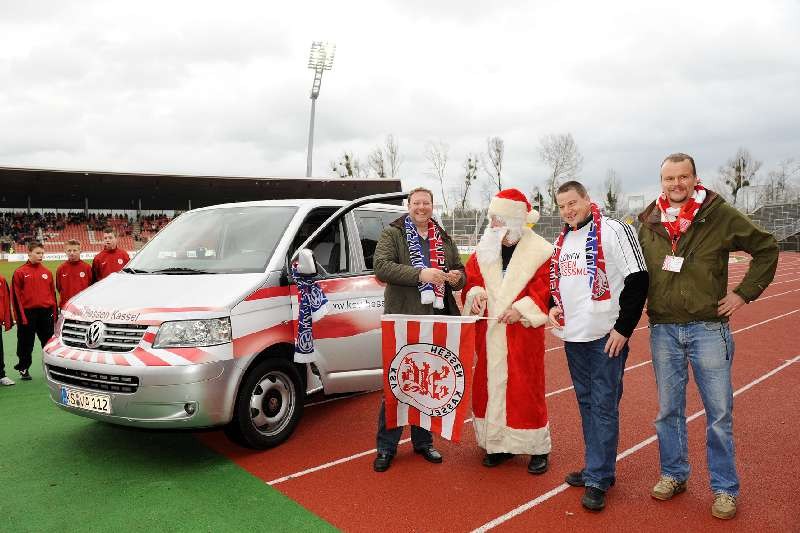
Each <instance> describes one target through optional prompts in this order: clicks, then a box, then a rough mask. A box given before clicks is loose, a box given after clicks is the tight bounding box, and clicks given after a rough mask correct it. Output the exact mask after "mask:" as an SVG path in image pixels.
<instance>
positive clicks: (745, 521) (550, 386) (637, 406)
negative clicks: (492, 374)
mask: <svg viewBox="0 0 800 533" xmlns="http://www.w3.org/2000/svg"><path fill="white" fill-rule="evenodd" d="M746 268H747V264H746V263H745V264H737V265H732V266H731V269H730V278H731V281H732V282H735V281H737V280H739V279H741V277H742V275H743V274H744V272H745V271H746ZM639 327H640V328H642V329H639V330H638V331H637V332H636V333H635V334H634V336H633V338H632V339H631V354H630V356H629V358H628V362H627V368H628V370H627V371H626V375H625V382H624V384H625V392H624V395H623V399H622V405H621V422H620V444H619V451H620V453H621V454H625V456H624V457H622V458H621V459H619V464H618V471H617V484H616V486H615V487H614V488H612V489H611V490H610V491H609V493H608V499H607V502H608V507H607V508H606V510H605V511H603V512H602V513H597V514H595V513H590V512H588V511H585V510H584V509H583V508H582V507H581V505H580V497H581V495H582V490H580V489H574V488H567V486H566V485H564V484H563V478H564V475H565V474H566V473H567V472H568V471H570V470H575V469H577V468H579V467H580V466H581V465H582V459H583V443H582V438H581V430H580V417H579V415H578V410H577V405H576V401H575V396H574V392H573V391H572V390H571V389H570V386H571V380H570V377H569V372H568V370H567V366H566V361H565V358H564V352H563V348H561V343H560V341H559V340H558V339H555V338H554V337H552V336H551V335H548V340H547V346H548V348H552V349H551V350H550V351H548V352H547V354H546V357H545V365H546V373H547V390H548V391H549V393H548V409H549V413H550V421H551V432H552V438H553V452H552V454H551V467H550V470H549V471H548V472H547V473H546V474H544V475H542V476H532V475H530V474H528V473H527V472H526V470H525V467H526V466H527V457H520V458H516V459H515V460H513V461H510V462H509V463H506V464H503V465H501V466H499V467H497V468H494V469H487V468H485V467H483V466H481V464H480V463H481V459H482V457H483V452H482V451H481V450H480V449H479V448H478V447H477V446H476V445H475V438H474V434H473V432H472V431H471V430H470V429H468V430H467V431H465V432H464V434H463V435H464V438H463V441H462V442H461V443H459V444H453V443H450V442H447V441H444V440H440V439H437V446H438V447H439V448H440V449H441V450H442V453H443V454H444V455H445V461H444V463H443V464H441V465H431V464H429V463H426V462H425V461H424V460H422V459H421V458H420V457H419V456H417V455H415V454H413V453H412V451H411V447H410V445H409V444H408V443H407V441H404V443H403V444H401V446H400V449H399V451H398V456H397V457H396V458H395V460H394V462H393V464H392V468H391V469H390V470H389V471H387V472H385V473H382V474H376V473H374V472H373V471H372V466H371V465H372V459H373V457H374V447H375V428H376V422H377V409H378V405H379V403H380V395H379V393H377V392H376V393H369V394H362V395H357V396H353V397H349V398H346V399H340V400H335V401H330V402H327V403H319V404H316V405H314V404H310V405H309V406H307V408H306V412H305V415H304V419H303V421H302V423H301V424H300V426H299V428H298V430H297V432H296V433H295V435H294V436H293V437H292V438H291V439H290V440H289V441H288V442H287V443H285V444H284V445H282V446H280V447H278V448H275V449H272V450H267V451H264V452H253V451H251V450H245V449H243V448H239V447H237V446H235V445H233V444H231V443H230V442H228V441H227V440H226V439H225V438H224V437H223V436H222V435H221V434H220V433H219V432H215V433H206V434H202V435H200V438H201V439H202V440H203V441H204V442H205V443H206V444H207V445H208V446H209V447H211V448H213V449H215V450H216V451H218V452H220V453H223V454H225V455H227V456H229V457H231V458H232V459H233V460H235V461H236V462H237V463H238V464H239V465H241V466H242V467H243V468H245V469H246V470H248V471H249V472H251V473H252V474H253V475H256V476H258V477H259V478H261V479H263V480H264V481H265V482H269V483H271V484H272V485H273V486H274V487H275V488H277V489H279V490H280V491H282V492H283V493H284V494H286V495H287V496H289V497H290V498H292V499H294V500H296V501H297V502H299V503H300V504H301V505H303V506H304V507H306V508H307V509H309V510H310V511H312V512H314V513H316V514H317V515H319V516H321V517H322V518H324V519H326V520H328V521H329V522H331V523H332V524H334V525H335V526H337V527H339V528H341V529H343V530H347V531H375V530H376V529H381V530H384V531H470V530H475V529H479V528H484V529H483V530H486V529H496V530H499V531H542V530H548V531H561V530H578V531H582V530H607V531H637V532H642V531H656V530H659V531H660V530H664V529H676V528H678V529H677V530H681V531H685V530H717V529H722V528H725V529H726V530H734V531H745V530H747V529H757V530H759V531H761V530H766V531H800V514H798V510H800V506H799V505H798V503H797V502H798V501H800V485H798V484H797V483H796V481H795V480H797V479H798V478H800V457H799V456H798V454H797V451H798V449H800V446H799V445H798V444H797V443H798V442H800V425H798V424H797V423H796V422H795V420H794V418H795V417H793V416H792V415H794V414H795V413H796V412H797V410H798V407H800V402H798V400H797V395H796V391H797V390H800V364H797V362H795V363H792V364H788V363H787V360H795V361H798V360H797V358H798V356H800V343H798V342H797V339H796V337H795V332H796V331H797V330H798V329H800V256H798V255H797V254H781V259H780V264H779V270H778V275H777V276H776V279H775V284H774V285H771V286H770V287H769V288H768V289H767V291H765V293H764V294H763V295H762V296H761V298H760V299H759V300H757V301H756V302H753V303H752V304H750V305H747V306H745V307H744V308H742V309H740V310H739V311H738V312H737V314H736V315H735V316H734V317H733V320H732V321H731V329H732V331H733V332H734V341H735V343H736V355H735V363H734V367H733V382H734V390H739V389H742V388H745V387H746V390H742V391H740V392H739V393H738V394H737V397H736V400H735V410H734V424H735V426H734V427H735V436H736V446H737V464H738V468H739V475H740V477H741V482H742V494H741V496H740V498H739V513H738V515H737V517H736V518H735V519H733V520H732V521H721V520H717V519H714V518H712V517H711V514H710V505H711V493H710V489H709V488H708V473H707V470H706V465H705V418H704V417H703V416H702V415H697V416H696V417H695V419H693V420H692V421H691V422H690V423H689V439H690V441H689V449H690V457H691V464H692V469H693V471H692V476H691V478H690V481H689V490H688V491H687V493H685V494H682V495H680V496H678V497H676V498H675V499H674V500H672V501H669V502H658V501H656V500H653V499H652V498H651V497H650V496H649V490H650V488H651V487H652V485H653V484H654V483H655V481H656V480H657V478H658V445H657V442H655V438H654V435H655V432H654V428H653V423H652V422H653V419H654V417H655V414H656V411H657V400H656V389H655V380H654V377H653V371H652V367H651V365H650V364H649V361H650V353H649V344H648V342H649V341H648V334H647V329H646V320H643V321H642V322H641V323H640V324H639ZM798 362H800V361H798ZM776 369H777V370H776ZM765 376H766V377H765ZM756 380H761V381H758V382H757V383H754V382H755V381H756ZM701 409H702V404H701V402H700V400H699V397H698V395H697V391H696V388H695V387H694V385H693V384H690V385H689V387H688V394H687V407H686V413H687V416H689V415H691V414H693V413H697V412H699V411H701ZM407 435H408V432H406V435H405V436H406V437H407ZM626 450H627V452H626ZM448 509H449V511H448Z"/></svg>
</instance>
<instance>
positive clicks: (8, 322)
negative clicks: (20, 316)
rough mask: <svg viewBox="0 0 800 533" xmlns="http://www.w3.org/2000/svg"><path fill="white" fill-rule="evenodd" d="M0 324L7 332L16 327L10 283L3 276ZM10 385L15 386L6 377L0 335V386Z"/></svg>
mask: <svg viewBox="0 0 800 533" xmlns="http://www.w3.org/2000/svg"><path fill="white" fill-rule="evenodd" d="M0 323H2V325H3V329H5V331H8V330H10V329H11V326H13V325H14V320H13V319H12V317H11V292H10V291H9V290H8V283H6V278H4V277H3V276H0ZM0 333H2V332H0ZM10 385H14V380H12V379H11V378H10V377H8V376H6V367H5V362H4V361H3V336H2V334H0V386H6V387H8V386H10Z"/></svg>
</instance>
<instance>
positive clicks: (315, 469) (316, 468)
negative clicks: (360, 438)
mask: <svg viewBox="0 0 800 533" xmlns="http://www.w3.org/2000/svg"><path fill="white" fill-rule="evenodd" d="M798 290H800V289H798ZM756 301H758V300H756ZM798 311H800V308H798V309H795V310H794V311H790V312H788V313H784V314H783V315H779V316H775V317H772V318H770V319H767V320H764V321H763V322H759V323H758V324H753V325H751V326H745V327H743V328H741V329H737V330H736V331H732V332H731V335H736V334H737V333H739V332H742V331H746V330H748V329H751V328H754V327H756V326H761V325H763V324H766V323H768V322H772V321H773V320H778V319H779V318H783V317H785V316H788V315H791V314H792V313H796V312H798ZM644 328H647V326H643V327H641V328H638V329H644ZM562 348H563V346H562ZM651 362H652V361H649V360H648V361H642V362H641V363H637V364H635V365H631V366H629V367H626V368H625V371H626V372H627V371H630V370H634V369H636V368H639V367H642V366H646V365H649V364H650V363H651ZM573 388H574V387H564V388H563V389H558V390H554V391H551V392H548V393H546V394H545V395H544V397H545V398H549V397H551V396H556V395H558V394H563V393H565V392H567V391H571V390H572V389H573ZM471 421H472V418H468V419H466V420H465V421H464V423H465V424H466V423H469V422H471ZM408 442H411V439H404V440H401V441H400V444H405V443H408ZM372 453H377V449H375V448H373V449H371V450H366V451H363V452H358V453H356V454H353V455H350V456H348V457H342V458H341V459H336V460H334V461H331V462H328V463H325V464H322V465H319V466H314V467H312V468H308V469H306V470H301V471H299V472H295V473H293V474H289V475H287V476H283V477H279V478H276V479H273V480H272V481H267V485H277V484H279V483H283V482H284V481H289V480H290V479H296V478H299V477H303V476H306V475H308V474H312V473H314V472H318V471H320V470H325V469H327V468H331V467H333V466H336V465H340V464H342V463H346V462H348V461H352V460H354V459H358V458H360V457H364V456H366V455H370V454H372Z"/></svg>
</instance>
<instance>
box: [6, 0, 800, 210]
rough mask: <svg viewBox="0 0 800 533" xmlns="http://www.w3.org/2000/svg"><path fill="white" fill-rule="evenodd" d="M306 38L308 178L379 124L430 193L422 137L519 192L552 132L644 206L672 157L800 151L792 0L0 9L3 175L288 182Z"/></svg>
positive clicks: (454, 180)
mask: <svg viewBox="0 0 800 533" xmlns="http://www.w3.org/2000/svg"><path fill="white" fill-rule="evenodd" d="M313 40H328V41H332V42H335V43H336V45H337V49H336V59H335V63H334V66H333V70H331V71H328V72H326V73H325V75H324V77H323V81H322V91H321V94H320V97H319V100H318V101H317V116H316V134H315V148H314V175H315V176H324V175H329V173H330V171H329V162H330V161H331V160H333V159H334V158H336V157H339V156H340V155H341V153H342V152H343V151H344V150H348V151H352V152H354V153H355V154H356V155H357V156H358V157H359V158H360V159H361V160H362V161H364V162H365V163H366V158H367V154H368V152H369V151H370V150H371V149H372V148H374V147H375V146H376V145H378V144H381V143H382V142H383V140H384V138H385V136H386V135H387V134H389V133H391V134H394V135H395V137H396V138H397V139H398V140H399V143H400V149H401V153H402V155H403V157H404V162H403V165H402V167H401V169H400V170H401V171H400V176H401V177H402V178H403V185H404V187H406V188H410V187H413V186H417V185H420V184H422V185H429V186H434V185H435V186H436V187H437V188H438V185H437V184H436V183H435V182H434V181H433V180H432V178H431V177H429V175H428V174H427V171H428V163H427V162H426V161H425V159H424V157H423V152H424V146H425V143H426V142H427V141H442V142H445V143H447V144H448V145H449V146H450V151H449V163H448V174H449V179H450V181H451V184H450V186H451V187H457V186H458V184H459V183H460V180H461V176H462V175H463V169H462V165H463V161H464V158H465V157H466V155H467V154H468V153H469V152H480V151H483V150H485V148H486V139H487V137H489V136H500V137H502V138H503V139H504V140H505V143H506V154H505V170H504V182H505V183H504V184H505V185H508V186H515V187H519V188H520V189H522V190H523V191H525V192H526V193H527V192H530V190H531V189H532V188H533V186H534V185H537V184H541V183H542V182H543V178H544V176H545V175H546V168H545V167H544V166H543V164H542V163H541V162H540V161H539V156H538V151H537V148H538V145H539V140H540V138H541V137H542V136H543V135H546V134H551V133H556V134H557V133H567V132H569V133H572V135H573V136H574V138H575V141H576V142H577V144H578V147H579V149H580V151H581V152H582V154H583V156H584V159H585V162H584V168H583V171H582V173H581V179H582V180H583V181H584V182H585V183H587V184H588V185H590V187H591V188H592V189H593V190H594V191H595V192H596V193H599V192H600V189H601V183H602V180H603V178H604V176H605V174H606V170H607V169H608V168H610V167H611V168H614V169H615V170H616V172H617V175H618V176H619V177H620V178H621V180H622V183H623V190H624V192H626V193H643V194H646V195H647V196H648V197H649V196H652V195H654V194H656V191H657V190H658V189H657V184H658V166H659V163H660V162H661V160H662V159H663V157H664V156H665V155H667V154H668V153H670V152H674V151H685V152H688V153H690V154H693V155H694V156H695V158H696V160H697V165H698V173H699V174H700V176H701V178H704V179H705V181H706V183H707V184H713V178H714V177H715V176H716V174H717V168H718V167H719V166H720V165H721V164H723V163H724V162H725V161H726V160H727V159H728V158H730V157H731V156H733V155H734V154H735V152H736V150H737V148H738V147H740V146H744V147H746V148H748V149H749V150H750V151H751V152H752V153H753V155H754V156H755V157H756V158H757V159H759V160H762V161H763V162H764V167H763V168H764V171H762V174H765V173H766V172H765V171H768V170H769V169H771V168H773V167H774V166H775V165H776V164H777V163H778V161H780V160H782V159H786V158H789V157H796V158H800V94H798V92H799V91H798V89H800V52H799V51H800V4H798V2H796V1H783V2H782V1H762V2H697V1H693V2H681V1H672V2H662V3H659V5H657V6H655V5H652V3H650V2H639V1H636V2H634V1H630V2H569V1H566V2H565V1H560V2H522V1H503V2H486V1H483V2H474V1H465V0H447V1H442V0H437V1H433V2H431V1H425V0H411V1H409V0H403V1H400V0H397V1H394V2H389V1H382V0H372V1H370V2H346V1H341V0H339V1H336V2H331V1H328V2H294V3H290V2H264V1H261V2H234V1H229V2H198V1H192V2H175V1H169V2H164V1H159V2H147V1H137V2H130V1H128V2H113V1H96V2H92V1H80V2H67V1H64V0H59V1H52V2H39V1H35V0H31V1H26V2H20V1H17V0H0V80H2V84H0V166H23V167H47V168H69V169H90V170H115V171H125V172H140V171H144V172H165V173H182V174H218V175H245V176H303V175H304V174H305V165H306V143H307V137H308V121H309V112H310V100H309V92H310V88H311V82H312V79H313V72H312V71H311V70H308V69H307V67H306V64H307V60H308V52H309V47H310V44H311V41H313ZM481 179H484V178H483V176H482V177H481ZM476 198H477V197H476Z"/></svg>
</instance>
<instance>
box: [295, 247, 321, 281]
mask: <svg viewBox="0 0 800 533" xmlns="http://www.w3.org/2000/svg"><path fill="white" fill-rule="evenodd" d="M297 272H299V273H300V274H303V275H306V276H310V275H312V274H316V273H317V262H316V261H315V260H314V252H312V251H311V250H309V249H308V248H303V249H302V250H300V252H299V253H298V254H297Z"/></svg>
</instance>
